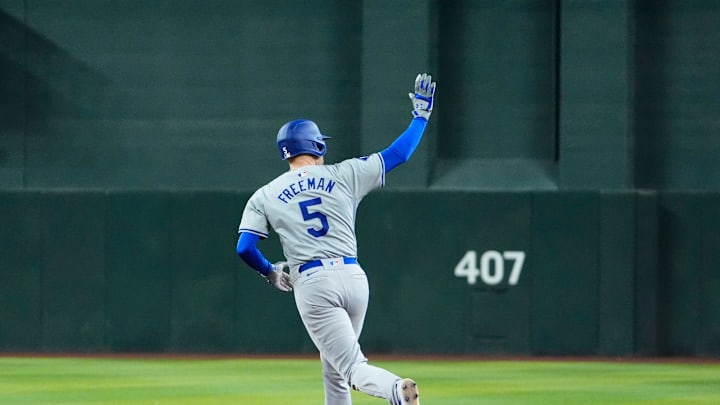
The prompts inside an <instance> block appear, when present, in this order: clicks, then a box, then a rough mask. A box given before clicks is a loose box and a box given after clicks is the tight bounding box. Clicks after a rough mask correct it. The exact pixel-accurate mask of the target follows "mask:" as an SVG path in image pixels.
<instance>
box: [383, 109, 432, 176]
mask: <svg viewBox="0 0 720 405" xmlns="http://www.w3.org/2000/svg"><path fill="white" fill-rule="evenodd" d="M426 126H427V120H426V119H425V118H420V117H418V118H413V120H412V122H410V126H409V127H408V128H407V129H406V130H405V132H403V133H402V134H400V136H398V137H397V139H395V141H394V142H393V143H392V144H391V145H390V146H388V148H387V149H385V150H383V151H381V152H380V155H381V156H382V158H383V161H384V162H385V173H387V172H389V171H390V170H392V169H394V168H396V167H397V166H398V165H400V164H401V163H405V162H407V161H408V159H410V156H411V155H412V154H413V152H415V149H416V148H417V146H418V144H420V140H421V139H422V136H423V133H424V132H425V127H426Z"/></svg>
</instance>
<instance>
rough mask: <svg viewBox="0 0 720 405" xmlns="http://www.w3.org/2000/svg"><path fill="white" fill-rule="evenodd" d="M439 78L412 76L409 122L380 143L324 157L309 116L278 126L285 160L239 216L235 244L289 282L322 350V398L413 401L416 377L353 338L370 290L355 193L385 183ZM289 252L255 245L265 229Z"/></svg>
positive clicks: (260, 267)
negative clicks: (338, 157)
mask: <svg viewBox="0 0 720 405" xmlns="http://www.w3.org/2000/svg"><path fill="white" fill-rule="evenodd" d="M434 94H435V82H433V81H432V77H431V76H429V75H427V74H420V75H418V76H417V78H416V79H415V92H414V93H410V94H409V96H410V99H411V100H412V104H413V110H412V114H413V116H414V117H413V119H412V121H411V122H410V126H409V127H408V128H407V129H406V130H405V131H404V132H403V133H402V134H401V135H400V136H399V137H398V138H397V139H396V140H395V141H394V142H393V143H392V144H391V145H390V146H389V147H388V148H387V149H385V150H383V151H381V152H378V153H374V154H372V155H370V156H366V157H361V158H354V159H348V160H345V161H343V162H340V163H338V164H334V165H324V164H323V163H324V161H323V156H324V155H325V152H326V151H327V150H326V145H325V140H326V139H328V138H330V137H328V136H325V135H323V134H322V133H321V132H320V129H319V128H318V126H317V125H316V124H315V123H314V122H312V121H309V120H305V119H299V120H295V121H291V122H288V123H287V124H285V125H283V126H282V127H281V128H280V131H279V132H278V135H277V146H278V149H279V151H280V156H281V158H282V159H284V160H285V159H286V160H287V161H288V163H289V165H290V170H289V171H287V172H285V173H283V174H281V175H280V176H278V177H277V178H275V179H274V180H272V181H271V182H270V183H268V184H266V185H265V186H263V187H262V188H260V189H259V190H257V191H256V192H255V193H254V194H253V195H252V197H250V199H249V200H248V202H247V205H246V206H245V210H244V211H243V214H242V219H241V221H240V228H239V233H240V237H239V239H238V243H237V253H238V255H240V257H241V258H242V259H243V260H244V261H245V262H246V263H247V264H248V265H249V266H251V267H252V268H254V269H255V270H257V271H258V272H259V273H260V274H261V275H262V276H264V277H265V278H267V281H268V282H269V283H270V284H272V285H273V286H274V287H276V288H277V289H279V290H281V291H286V292H287V291H294V294H295V304H296V306H297V309H298V312H299V313H300V317H301V318H302V321H303V324H304V325H305V329H306V330H307V332H308V334H309V335H310V338H311V339H312V341H313V343H314V344H315V346H316V347H317V348H318V350H319V351H320V359H321V361H322V371H323V382H324V386H325V405H349V404H351V403H352V399H351V395H350V388H352V389H355V390H358V391H361V392H364V393H366V394H369V395H372V396H375V397H379V398H385V399H387V401H388V402H389V403H390V404H391V405H419V404H420V399H419V395H418V387H417V384H416V383H415V381H413V380H411V379H409V378H401V377H399V376H397V375H395V374H393V373H391V372H389V371H387V370H384V369H382V368H379V367H375V366H373V365H370V364H368V360H367V358H366V357H365V356H364V355H363V353H362V351H361V349H360V345H359V344H358V338H359V336H360V332H361V331H362V327H363V321H364V319H365V312H366V310H367V305H368V299H369V288H368V281H367V278H366V275H365V272H364V270H363V268H362V267H361V266H360V263H359V261H358V256H357V242H356V236H355V215H356V210H357V207H358V204H359V203H360V200H362V198H363V197H364V196H365V195H366V194H368V193H369V192H370V191H372V190H373V189H375V188H378V187H383V186H384V184H385V174H386V173H388V172H389V171H391V170H392V169H394V168H395V167H397V166H398V165H399V164H401V163H403V162H406V161H407V160H408V159H409V158H410V156H411V155H412V153H413V152H414V151H415V148H416V147H417V145H418V144H419V142H420V140H421V139H422V136H423V133H424V131H425V127H426V126H427V122H428V119H429V118H430V113H431V112H432V109H433V96H434ZM271 229H272V230H274V231H275V232H276V233H277V234H278V236H279V237H280V243H281V245H282V249H283V254H284V256H285V258H286V261H279V262H277V263H275V264H273V263H271V262H269V261H268V260H267V259H266V258H265V257H264V256H263V254H262V253H261V252H260V250H258V248H257V242H258V240H260V239H265V238H267V236H268V234H269V233H270V230H271Z"/></svg>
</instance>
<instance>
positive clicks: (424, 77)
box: [408, 73, 435, 120]
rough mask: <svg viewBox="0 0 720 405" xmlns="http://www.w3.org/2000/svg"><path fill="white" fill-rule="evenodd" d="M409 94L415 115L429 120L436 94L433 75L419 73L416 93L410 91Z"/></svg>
mask: <svg viewBox="0 0 720 405" xmlns="http://www.w3.org/2000/svg"><path fill="white" fill-rule="evenodd" d="M408 96H410V100H411V101H412V104H413V112H412V113H413V115H414V116H415V117H421V118H425V120H429V119H430V114H431V113H432V109H433V97H434V96H435V82H434V81H432V76H430V75H428V74H427V73H421V74H419V75H417V78H416V79H415V93H408Z"/></svg>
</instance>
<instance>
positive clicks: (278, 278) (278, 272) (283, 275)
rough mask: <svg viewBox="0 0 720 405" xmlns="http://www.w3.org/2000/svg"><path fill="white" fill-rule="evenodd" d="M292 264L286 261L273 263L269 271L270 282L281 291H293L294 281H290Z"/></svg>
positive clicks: (268, 278)
mask: <svg viewBox="0 0 720 405" xmlns="http://www.w3.org/2000/svg"><path fill="white" fill-rule="evenodd" d="M289 271H290V266H288V264H287V263H286V262H277V263H275V264H273V269H272V271H270V273H268V275H267V276H266V277H267V280H268V283H270V284H272V285H273V287H275V288H277V289H278V290H280V291H285V292H288V291H292V282H291V281H290V274H288V272H289Z"/></svg>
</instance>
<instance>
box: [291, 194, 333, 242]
mask: <svg viewBox="0 0 720 405" xmlns="http://www.w3.org/2000/svg"><path fill="white" fill-rule="evenodd" d="M320 204H322V200H321V199H320V197H318V198H313V199H312V200H306V201H301V202H300V203H299V204H298V205H299V206H300V212H302V216H303V219H304V220H305V221H311V220H313V219H319V220H320V224H321V225H322V228H320V229H315V228H308V229H307V232H308V233H309V234H310V235H312V236H314V237H316V238H319V237H321V236H324V235H325V234H326V233H328V230H330V225H328V220H327V215H325V214H323V213H322V212H320V211H314V212H310V211H308V207H312V206H313V205H320Z"/></svg>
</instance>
